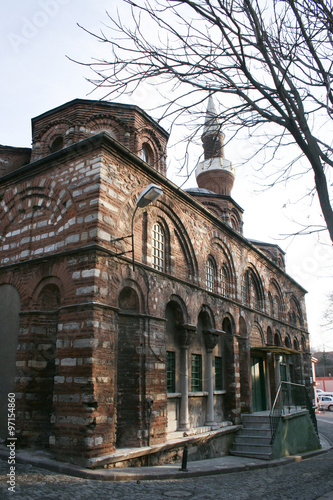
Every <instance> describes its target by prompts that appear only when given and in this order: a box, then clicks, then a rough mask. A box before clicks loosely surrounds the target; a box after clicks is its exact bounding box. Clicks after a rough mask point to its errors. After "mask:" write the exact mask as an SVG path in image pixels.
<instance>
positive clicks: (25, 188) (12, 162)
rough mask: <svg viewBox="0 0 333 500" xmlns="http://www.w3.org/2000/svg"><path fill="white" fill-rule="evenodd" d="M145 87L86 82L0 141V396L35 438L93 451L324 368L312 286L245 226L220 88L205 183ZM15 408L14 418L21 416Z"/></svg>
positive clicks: (260, 401)
mask: <svg viewBox="0 0 333 500" xmlns="http://www.w3.org/2000/svg"><path fill="white" fill-rule="evenodd" d="M167 140H168V133H167V132H166V131H165V130H164V129H163V128H161V127H160V125H158V124H157V123H156V122H155V121H154V120H153V119H152V118H151V117H150V116H148V115H147V114H146V113H145V112H144V111H143V110H141V109H140V108H138V107H137V106H133V105H126V104H118V103H113V102H101V101H89V100H82V99H76V100H74V101H71V102H68V103H66V104H63V105H62V106H59V107H57V108H55V109H52V110H50V111H48V112H46V113H44V114H42V115H40V116H38V117H36V118H33V119H32V148H31V149H29V148H12V147H9V146H0V300H1V303H2V308H1V311H0V319H1V322H0V323H1V324H0V342H1V354H0V358H1V363H0V366H1V368H0V370H1V373H0V377H1V391H2V392H1V399H2V401H1V403H2V404H1V408H2V409H3V408H6V401H7V397H8V394H15V400H16V435H17V439H18V443H20V444H21V445H22V446H24V445H26V446H36V447H48V448H50V449H51V450H52V451H53V452H54V453H55V455H56V456H58V457H60V458H64V459H69V460H72V461H74V462H76V463H84V461H85V460H88V459H92V458H94V457H100V456H105V455H108V454H111V453H114V452H115V450H117V449H120V448H129V447H142V446H147V445H152V444H158V443H164V442H167V441H168V438H169V437H170V435H171V434H172V433H175V432H189V431H190V430H193V429H196V430H198V431H199V430H200V429H218V428H220V427H221V426H223V425H224V423H225V422H226V421H228V422H232V423H235V424H237V423H239V422H240V417H241V414H242V413H252V412H257V411H263V410H269V409H270V408H271V407H272V404H273V402H274V398H275V395H276V392H277V390H278V388H279V385H280V383H281V381H289V382H293V383H297V384H303V385H305V386H306V388H307V390H308V393H309V396H310V397H311V398H312V396H313V394H312V391H313V383H312V378H311V377H312V371H311V355H310V347H309V332H308V329H307V319H306V309H305V300H304V297H305V294H306V291H305V290H304V289H303V288H302V286H300V285H299V284H298V283H297V282H296V281H295V280H294V279H293V278H292V277H290V276H289V275H288V274H287V273H286V269H285V254H284V252H283V251H282V250H281V249H280V248H279V247H278V246H277V245H272V244H268V243H265V242H258V241H253V240H249V239H247V238H245V237H244V236H243V209H242V208H241V207H240V205H239V204H238V203H237V202H236V201H234V200H233V198H232V196H231V194H232V187H233V182H234V175H235V173H234V170H233V166H232V163H231V161H229V160H227V159H226V158H225V154H224V134H223V133H222V131H221V128H220V125H219V122H218V117H217V114H216V111H215V107H214V103H213V99H212V98H211V97H210V98H209V103H208V108H207V112H206V118H205V126H204V129H203V135H202V144H203V152H204V155H203V158H202V161H199V162H198V165H197V169H196V179H197V185H198V186H197V187H194V188H192V189H187V190H182V189H179V188H178V187H177V186H176V185H174V184H173V183H172V182H170V181H169V180H168V179H167V176H166V147H167ZM6 415H7V412H4V411H2V414H1V419H0V424H1V425H0V431H1V436H0V437H1V438H2V439H5V438H6V434H7V420H6Z"/></svg>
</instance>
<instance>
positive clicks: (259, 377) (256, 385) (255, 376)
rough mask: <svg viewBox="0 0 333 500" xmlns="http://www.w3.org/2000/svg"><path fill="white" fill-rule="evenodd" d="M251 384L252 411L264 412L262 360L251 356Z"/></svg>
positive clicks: (264, 394)
mask: <svg viewBox="0 0 333 500" xmlns="http://www.w3.org/2000/svg"><path fill="white" fill-rule="evenodd" d="M251 382H252V406H253V411H254V412H255V411H263V410H266V387H265V372H264V359H263V358H259V357H252V356H251Z"/></svg>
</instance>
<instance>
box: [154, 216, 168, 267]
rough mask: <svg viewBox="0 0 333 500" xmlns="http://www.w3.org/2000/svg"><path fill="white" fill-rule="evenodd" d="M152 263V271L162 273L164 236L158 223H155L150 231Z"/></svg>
mask: <svg viewBox="0 0 333 500" xmlns="http://www.w3.org/2000/svg"><path fill="white" fill-rule="evenodd" d="M152 263H153V268H154V269H157V270H158V271H164V267H165V266H164V263H165V236H164V231H163V228H162V226H161V225H160V224H159V223H158V222H155V224H154V225H153V231H152Z"/></svg>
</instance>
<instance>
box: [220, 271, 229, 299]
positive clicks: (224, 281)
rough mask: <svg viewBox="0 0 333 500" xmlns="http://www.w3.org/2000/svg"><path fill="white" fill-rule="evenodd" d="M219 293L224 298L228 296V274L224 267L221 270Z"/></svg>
mask: <svg viewBox="0 0 333 500" xmlns="http://www.w3.org/2000/svg"><path fill="white" fill-rule="evenodd" d="M219 293H220V294H221V295H223V296H224V297H226V296H227V294H228V274H227V271H226V269H225V268H224V267H222V268H221V269H220V287H219Z"/></svg>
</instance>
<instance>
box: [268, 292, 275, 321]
mask: <svg viewBox="0 0 333 500" xmlns="http://www.w3.org/2000/svg"><path fill="white" fill-rule="evenodd" d="M268 303H269V314H270V315H271V316H274V300H273V296H272V294H271V292H268Z"/></svg>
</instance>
